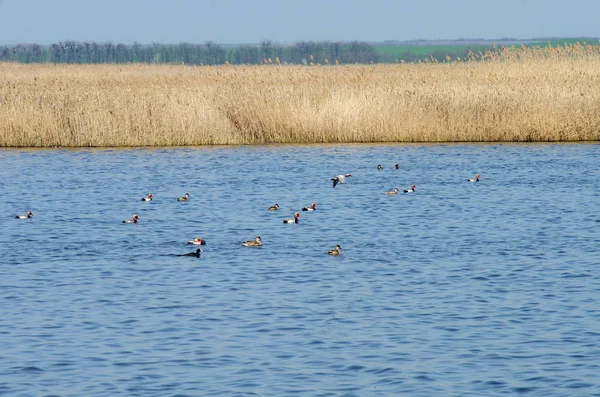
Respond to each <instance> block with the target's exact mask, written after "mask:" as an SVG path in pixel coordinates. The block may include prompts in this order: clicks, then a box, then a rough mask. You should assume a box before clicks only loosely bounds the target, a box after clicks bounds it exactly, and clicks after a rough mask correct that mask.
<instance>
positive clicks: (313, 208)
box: [302, 203, 317, 211]
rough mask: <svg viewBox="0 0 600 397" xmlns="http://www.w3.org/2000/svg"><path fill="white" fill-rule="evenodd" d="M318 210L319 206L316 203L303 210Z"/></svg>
mask: <svg viewBox="0 0 600 397" xmlns="http://www.w3.org/2000/svg"><path fill="white" fill-rule="evenodd" d="M316 209H317V205H316V204H315V203H312V204H311V205H309V206H308V207H304V208H302V211H314V210H316Z"/></svg>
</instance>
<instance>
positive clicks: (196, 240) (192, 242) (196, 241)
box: [187, 237, 206, 245]
mask: <svg viewBox="0 0 600 397" xmlns="http://www.w3.org/2000/svg"><path fill="white" fill-rule="evenodd" d="M187 243H188V244H193V245H206V241H204V240H202V239H201V238H200V237H196V238H195V239H193V240H191V241H188V242H187Z"/></svg>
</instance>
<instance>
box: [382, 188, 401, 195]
mask: <svg viewBox="0 0 600 397" xmlns="http://www.w3.org/2000/svg"><path fill="white" fill-rule="evenodd" d="M385 194H398V188H397V187H395V188H394V190H392V191H391V192H385Z"/></svg>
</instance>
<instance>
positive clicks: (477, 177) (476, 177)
mask: <svg viewBox="0 0 600 397" xmlns="http://www.w3.org/2000/svg"><path fill="white" fill-rule="evenodd" d="M467 182H479V174H477V175H475V178H473V179H467Z"/></svg>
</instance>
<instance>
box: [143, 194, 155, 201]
mask: <svg viewBox="0 0 600 397" xmlns="http://www.w3.org/2000/svg"><path fill="white" fill-rule="evenodd" d="M153 197H154V196H153V195H152V193H150V194H149V195H147V196H145V197H142V201H152V198H153Z"/></svg>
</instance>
